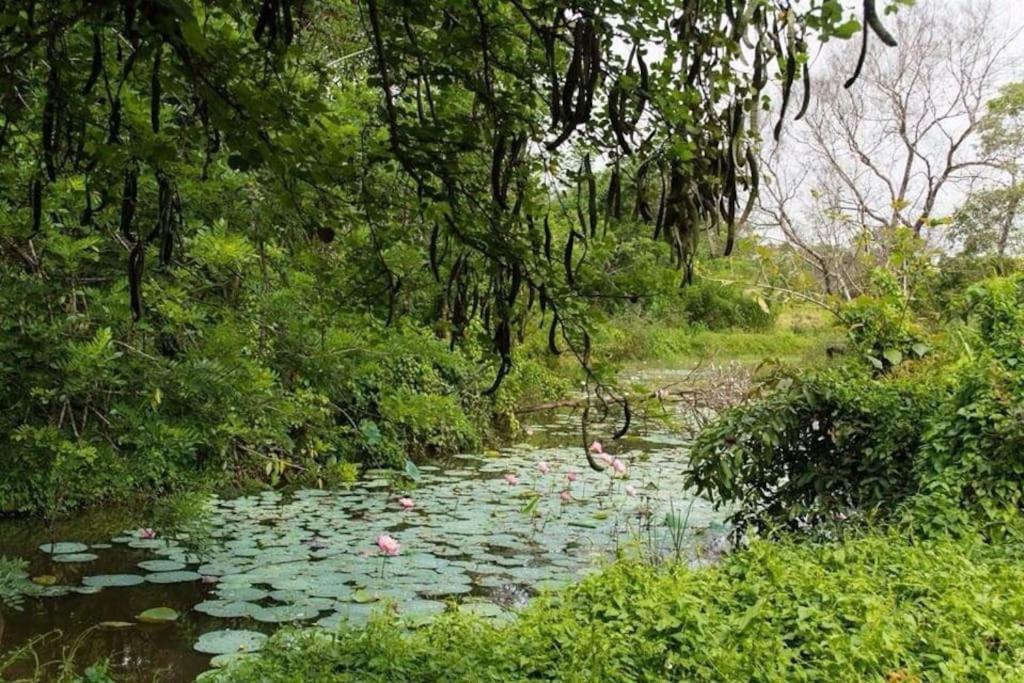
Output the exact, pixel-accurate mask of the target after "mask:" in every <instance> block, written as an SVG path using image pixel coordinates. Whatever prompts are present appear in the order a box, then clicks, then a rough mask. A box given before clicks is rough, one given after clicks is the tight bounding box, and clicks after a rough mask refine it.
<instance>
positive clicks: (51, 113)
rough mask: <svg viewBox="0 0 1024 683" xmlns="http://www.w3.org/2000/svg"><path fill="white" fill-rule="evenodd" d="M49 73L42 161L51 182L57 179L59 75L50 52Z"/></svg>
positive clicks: (44, 113)
mask: <svg viewBox="0 0 1024 683" xmlns="http://www.w3.org/2000/svg"><path fill="white" fill-rule="evenodd" d="M50 57H51V60H52V63H51V64H50V74H49V76H48V77H47V79H46V103H45V104H44V105H43V131H42V138H43V161H44V163H45V165H46V175H47V177H48V178H49V179H50V182H53V181H55V180H56V179H57V165H56V160H55V157H56V153H57V137H58V135H59V131H58V130H57V126H58V123H57V107H58V105H59V103H60V99H61V93H60V75H59V74H58V72H57V64H56V57H55V56H54V55H52V54H51V56H50Z"/></svg>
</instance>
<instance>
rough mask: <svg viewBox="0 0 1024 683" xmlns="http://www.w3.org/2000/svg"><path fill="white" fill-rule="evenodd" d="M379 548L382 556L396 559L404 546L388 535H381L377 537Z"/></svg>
mask: <svg viewBox="0 0 1024 683" xmlns="http://www.w3.org/2000/svg"><path fill="white" fill-rule="evenodd" d="M377 547H378V548H379V549H380V552H381V554H383V555H387V556H388V557H394V556H395V555H397V554H398V551H399V550H401V549H402V544H401V543H399V542H398V541H397V540H396V539H394V538H392V537H391V536H389V535H388V534H381V535H380V536H378V537H377Z"/></svg>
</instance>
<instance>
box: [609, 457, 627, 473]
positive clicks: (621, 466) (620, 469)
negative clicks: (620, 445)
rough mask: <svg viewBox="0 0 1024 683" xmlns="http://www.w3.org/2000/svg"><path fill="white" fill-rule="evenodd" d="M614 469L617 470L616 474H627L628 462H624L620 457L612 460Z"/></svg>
mask: <svg viewBox="0 0 1024 683" xmlns="http://www.w3.org/2000/svg"><path fill="white" fill-rule="evenodd" d="M612 469H613V470H615V474H619V475H625V474H626V463H624V462H622V461H621V460H619V459H618V458H615V459H614V460H612Z"/></svg>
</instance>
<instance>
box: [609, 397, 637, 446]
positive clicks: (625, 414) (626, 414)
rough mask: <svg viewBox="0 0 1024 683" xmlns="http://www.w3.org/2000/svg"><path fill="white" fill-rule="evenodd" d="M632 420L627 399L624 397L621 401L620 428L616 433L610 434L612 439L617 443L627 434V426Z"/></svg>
mask: <svg viewBox="0 0 1024 683" xmlns="http://www.w3.org/2000/svg"><path fill="white" fill-rule="evenodd" d="M632 420H633V415H632V413H631V412H630V410H629V399H628V398H625V397H624V398H623V399H622V427H620V428H619V430H618V431H617V432H615V433H614V434H612V438H613V439H615V440H616V441H618V440H619V439H621V438H622V437H624V436H625V435H626V434H627V433H629V426H630V423H631V422H632Z"/></svg>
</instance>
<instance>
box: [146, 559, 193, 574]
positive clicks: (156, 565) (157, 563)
mask: <svg viewBox="0 0 1024 683" xmlns="http://www.w3.org/2000/svg"><path fill="white" fill-rule="evenodd" d="M137 566H138V567H139V569H145V570H146V571H147V572H176V571H178V570H180V569H184V568H185V564H184V563H183V562H176V561H174V560H146V561H145V562H139V564H138V565H137Z"/></svg>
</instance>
